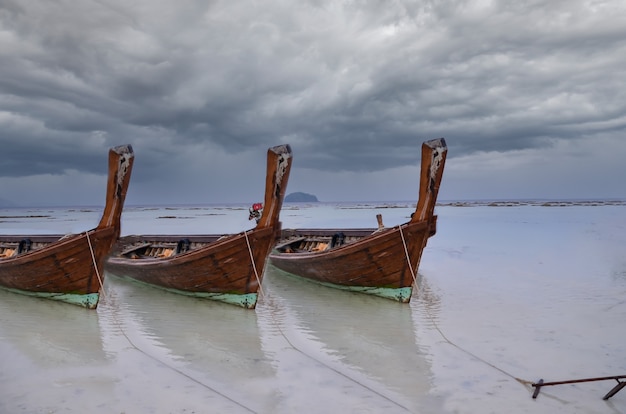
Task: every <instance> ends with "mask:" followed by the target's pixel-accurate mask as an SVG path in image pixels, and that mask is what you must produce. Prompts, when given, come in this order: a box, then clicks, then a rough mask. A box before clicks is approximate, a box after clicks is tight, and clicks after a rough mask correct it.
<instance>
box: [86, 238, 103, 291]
mask: <svg viewBox="0 0 626 414" xmlns="http://www.w3.org/2000/svg"><path fill="white" fill-rule="evenodd" d="M85 236H87V244H89V251H90V252H91V261H92V262H93V268H94V269H95V270H96V276H98V283H100V292H102V298H103V299H104V296H105V295H104V284H103V283H102V278H101V277H100V272H99V271H98V263H96V255H95V254H94V252H93V247H91V239H89V231H86V232H85Z"/></svg>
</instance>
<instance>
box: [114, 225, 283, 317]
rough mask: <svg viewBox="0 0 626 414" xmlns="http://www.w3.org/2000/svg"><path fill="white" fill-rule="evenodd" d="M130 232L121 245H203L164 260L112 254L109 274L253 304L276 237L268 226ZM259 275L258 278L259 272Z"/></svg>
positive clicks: (247, 306)
mask: <svg viewBox="0 0 626 414" xmlns="http://www.w3.org/2000/svg"><path fill="white" fill-rule="evenodd" d="M218 238H219V237H218V236H141V237H137V236H129V237H122V238H121V239H120V244H119V247H120V248H121V249H123V248H124V246H125V245H129V244H132V243H133V242H135V243H145V244H150V245H159V244H163V243H170V244H172V245H174V246H175V245H176V243H177V242H178V241H179V240H181V239H187V240H189V241H190V242H191V243H199V244H204V246H202V247H199V248H197V249H194V250H191V251H188V252H185V253H181V254H178V255H174V256H171V257H169V258H167V259H162V258H145V259H132V258H129V257H127V256H124V255H113V256H111V257H109V258H108V260H107V262H106V266H105V268H106V271H107V272H108V273H110V274H111V275H114V276H117V277H120V278H123V279H129V280H134V281H136V282H140V283H143V284H147V285H150V286H153V287H157V288H161V289H165V290H168V291H171V292H174V293H178V294H183V295H187V296H193V297H198V298H207V299H213V300H218V301H221V302H225V303H230V304H234V305H238V306H241V307H244V308H248V309H253V308H254V307H255V306H256V303H257V300H258V290H259V283H260V281H261V280H260V275H261V274H262V272H263V269H264V267H265V261H266V258H267V255H268V252H269V251H270V249H271V248H272V246H273V244H274V242H275V239H276V237H275V232H274V230H273V229H272V228H263V229H253V230H250V231H247V232H245V233H239V234H236V235H232V236H228V237H226V238H224V239H222V240H216V239H218ZM257 275H258V277H257Z"/></svg>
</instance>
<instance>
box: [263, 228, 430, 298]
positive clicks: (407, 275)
mask: <svg viewBox="0 0 626 414" xmlns="http://www.w3.org/2000/svg"><path fill="white" fill-rule="evenodd" d="M298 232H299V233H300V234H301V235H302V236H303V237H304V236H305V235H306V237H307V238H310V237H320V236H322V237H326V238H328V237H332V236H333V235H334V234H337V233H338V232H341V233H343V234H344V235H345V236H347V237H350V236H356V237H359V238H360V240H358V241H354V242H352V243H349V244H344V245H342V246H340V247H337V248H335V249H331V250H327V251H321V252H317V253H313V254H311V253H289V254H281V253H279V251H278V250H274V251H273V252H272V253H271V254H270V262H271V264H272V265H273V266H275V267H277V268H278V269H280V270H282V271H284V272H287V273H290V274H293V275H297V276H300V277H304V278H306V279H309V280H312V281H315V282H317V283H320V284H322V285H326V286H330V287H334V288H338V289H344V290H349V291H354V292H361V293H368V294H371V295H375V296H380V297H384V298H387V299H392V300H396V301H398V302H402V303H407V302H409V301H410V299H411V295H412V292H413V284H414V282H415V276H416V273H415V272H414V271H412V270H411V269H417V267H418V265H419V260H420V258H421V252H422V245H423V244H425V240H426V239H427V238H428V237H430V236H431V235H433V234H434V233H435V229H434V223H433V225H432V226H431V225H429V224H428V223H425V222H422V223H412V224H408V223H407V224H403V225H401V226H398V227H394V228H391V229H386V230H384V231H381V232H376V231H375V229H371V230H345V229H344V230H340V231H339V230H326V231H317V232H315V233H312V232H311V231H310V230H309V231H307V230H299V231H298V230H296V231H293V232H291V237H296V238H297V237H298ZM364 233H366V234H368V235H367V236H365V235H364ZM312 234H314V236H311V235H312ZM405 246H406V248H405Z"/></svg>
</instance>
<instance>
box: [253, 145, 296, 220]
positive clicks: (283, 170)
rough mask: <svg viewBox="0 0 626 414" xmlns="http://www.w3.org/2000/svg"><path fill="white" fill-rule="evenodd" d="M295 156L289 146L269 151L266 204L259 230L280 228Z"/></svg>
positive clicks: (280, 146)
mask: <svg viewBox="0 0 626 414" xmlns="http://www.w3.org/2000/svg"><path fill="white" fill-rule="evenodd" d="M292 160H293V155H292V153H291V147H290V146H289V145H288V144H285V145H278V146H275V147H272V148H270V149H268V150H267V175H266V179H265V202H264V203H263V213H262V215H261V218H260V219H259V222H258V223H257V228H262V227H276V228H278V227H279V218H280V209H281V208H282V206H283V199H284V198H285V192H286V191H287V182H288V181H289V173H290V172H291V163H292Z"/></svg>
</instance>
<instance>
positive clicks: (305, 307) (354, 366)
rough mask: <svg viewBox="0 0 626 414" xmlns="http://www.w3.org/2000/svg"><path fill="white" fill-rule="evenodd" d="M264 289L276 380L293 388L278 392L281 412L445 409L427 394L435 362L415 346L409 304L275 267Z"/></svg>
mask: <svg viewBox="0 0 626 414" xmlns="http://www.w3.org/2000/svg"><path fill="white" fill-rule="evenodd" d="M264 289H265V291H266V292H269V293H268V295H267V296H266V297H265V300H264V301H263V302H262V303H263V304H262V306H260V307H259V308H257V313H258V314H259V323H260V329H261V332H262V341H263V345H264V347H265V348H267V349H268V350H270V351H269V352H268V353H271V352H272V351H271V350H276V349H278V350H279V351H278V353H277V355H275V356H274V358H273V359H274V361H275V364H276V370H277V376H278V379H279V381H277V383H278V384H279V385H281V384H283V385H284V384H288V387H284V386H283V387H282V388H281V390H280V392H278V394H277V395H279V398H281V399H282V400H283V402H282V404H281V406H282V407H291V408H293V409H296V410H306V407H307V406H310V405H311V404H314V405H315V406H316V407H318V408H319V410H320V412H323V411H324V410H325V409H328V410H331V409H332V410H338V411H337V412H339V411H342V409H345V410H346V411H348V412H360V411H368V412H370V411H374V412H375V411H379V410H385V411H384V412H441V411H443V410H442V409H441V401H439V400H436V399H435V398H433V397H432V396H430V395H429V392H430V390H431V385H430V379H429V378H430V375H431V373H430V365H429V362H428V361H427V359H426V358H425V355H424V354H423V353H422V352H421V351H420V344H419V342H417V341H416V335H415V327H414V324H413V316H412V309H411V307H407V306H406V305H403V304H401V303H397V302H392V301H384V300H380V298H376V297H373V296H370V295H361V294H358V293H346V292H344V291H340V290H337V289H333V288H329V287H325V286H320V285H318V284H316V283H311V282H309V281H307V280H305V279H302V278H298V277H293V276H289V275H288V274H286V273H284V272H282V271H280V270H278V269H275V268H272V269H271V271H269V272H268V273H267V276H266V278H265V283H264ZM281 343H282V346H281V345H280V344H281ZM289 354H291V357H289ZM302 378H306V379H307V380H305V381H303V380H302ZM311 389H315V390H316V392H315V393H311V392H310V390H311Z"/></svg>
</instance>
